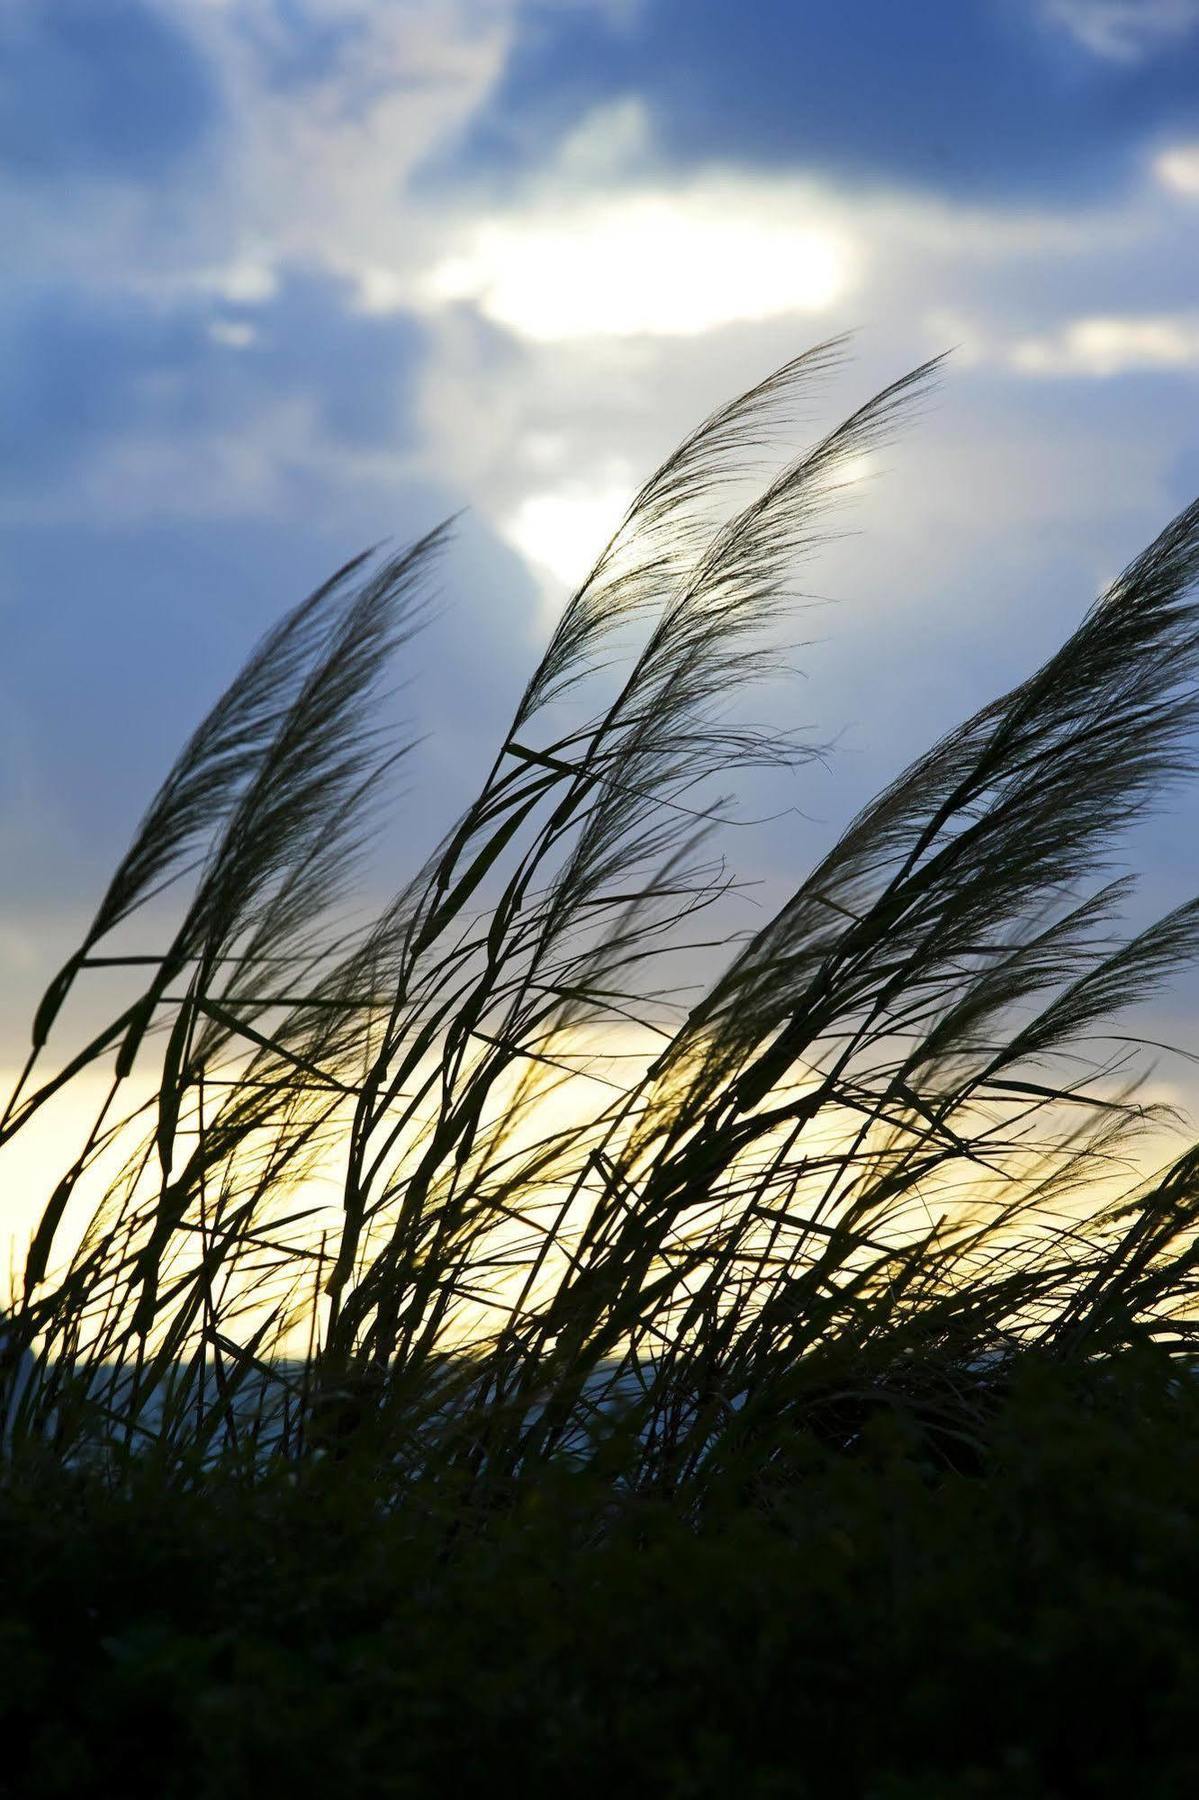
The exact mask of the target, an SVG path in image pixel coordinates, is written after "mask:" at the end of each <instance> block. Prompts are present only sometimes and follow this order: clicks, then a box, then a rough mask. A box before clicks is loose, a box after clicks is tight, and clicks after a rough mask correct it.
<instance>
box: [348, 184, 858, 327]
mask: <svg viewBox="0 0 1199 1800" xmlns="http://www.w3.org/2000/svg"><path fill="white" fill-rule="evenodd" d="M856 262H857V257H856V255H855V254H854V251H853V249H852V247H851V245H850V242H849V238H848V235H847V233H846V231H845V230H844V228H842V227H834V226H832V225H831V224H830V223H829V222H828V221H827V219H826V218H825V217H824V216H822V215H821V214H820V213H819V212H818V211H817V210H816V209H815V208H814V206H813V204H812V202H811V200H810V199H808V198H806V197H805V196H803V195H802V194H801V193H799V192H798V191H796V190H795V189H793V188H790V187H787V186H783V185H779V184H774V185H767V184H760V185H758V186H755V185H753V184H740V183H732V182H708V183H704V184H700V185H698V186H695V187H691V188H687V189H683V190H680V191H678V192H674V193H671V192H668V191H666V190H664V189H648V190H642V191H641V192H635V191H634V192H631V193H626V194H624V195H622V196H620V197H619V198H609V197H606V196H601V195H596V196H589V197H587V198H584V199H583V200H581V201H579V200H577V199H576V201H575V203H574V204H570V203H569V202H564V201H563V200H559V201H558V202H557V203H556V204H552V205H545V204H543V205H541V206H539V207H536V208H534V209H531V210H529V211H526V212H524V213H519V214H517V213H514V214H512V215H511V216H509V217H508V218H501V219H495V218H491V219H482V220H479V221H478V222H476V223H474V224H473V225H471V226H468V227H467V228H466V230H465V233H464V239H463V241H462V242H461V244H460V245H459V246H456V247H455V248H453V249H452V250H451V251H450V252H449V253H448V254H447V255H445V256H444V257H443V258H442V259H441V260H440V261H438V262H437V263H435V265H434V266H433V268H432V270H431V272H430V273H429V275H428V276H427V278H426V280H425V283H424V296H425V299H426V303H427V304H431V305H438V304H444V303H445V302H446V301H452V300H470V301H473V302H474V303H475V304H476V305H478V306H479V308H480V309H481V310H482V311H483V312H484V313H485V314H486V315H487V317H488V318H490V319H492V320H493V321H495V323H497V324H500V325H503V326H505V327H507V328H508V329H509V330H511V331H514V332H516V333H517V334H518V335H519V336H521V337H524V338H527V339H532V340H534V341H537V342H554V341H563V340H568V339H577V338H596V337H610V336H615V337H628V336H639V335H649V336H662V337H692V336H696V335H698V334H699V333H701V332H705V331H711V330H713V329H714V328H716V327H718V326H721V325H726V324H729V323H732V322H733V321H737V320H762V319H770V318H777V317H780V316H781V315H784V314H787V313H806V312H821V311H824V310H826V309H827V308H828V307H830V306H831V305H832V304H833V303H834V302H835V301H837V300H840V299H841V298H843V297H844V295H845V294H846V293H847V292H848V290H849V288H850V286H851V285H852V283H853V280H854V276H855V273H856V269H855V265H856ZM383 291H386V289H385V287H384V289H383ZM364 297H365V299H366V301H367V303H368V304H370V303H371V301H372V299H373V301H374V303H375V304H376V305H378V304H379V300H380V297H381V290H380V283H379V279H378V276H377V275H376V276H375V277H374V280H373V288H372V287H370V286H368V288H367V290H366V293H365V296H364Z"/></svg>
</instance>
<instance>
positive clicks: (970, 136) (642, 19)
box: [435, 0, 1199, 198]
mask: <svg viewBox="0 0 1199 1800" xmlns="http://www.w3.org/2000/svg"><path fill="white" fill-rule="evenodd" d="M1163 3H1164V0H1163ZM1139 4H1140V6H1141V7H1142V8H1147V10H1148V13H1149V15H1150V16H1151V18H1152V19H1153V20H1156V21H1157V27H1156V29H1155V30H1153V31H1150V30H1148V29H1145V28H1142V27H1140V26H1135V25H1133V24H1130V23H1128V22H1127V21H1123V13H1122V12H1121V14H1120V18H1119V19H1117V17H1116V14H1115V12H1111V9H1108V11H1109V12H1111V16H1110V17H1109V16H1108V12H1104V13H1103V19H1104V20H1106V27H1105V29H1106V36H1104V35H1103V33H1101V32H1100V23H1101V22H1102V21H1101V20H1100V14H1099V12H1098V11H1097V10H1096V8H1095V7H1093V6H1092V7H1088V8H1085V9H1084V8H1083V7H1082V6H1081V5H1076V6H1073V7H1071V8H1070V9H1069V12H1068V15H1067V14H1062V15H1060V16H1057V17H1056V18H1055V17H1054V16H1050V17H1047V16H1046V14H1045V12H1044V10H1043V9H1042V8H1041V7H1040V6H1038V5H1035V4H1034V3H1033V0H920V3H919V4H918V5H917V4H912V5H907V6H901V5H896V4H895V0H841V4H839V5H836V6H819V7H816V6H796V5H795V4H794V0H756V3H755V5H754V6H753V7H752V8H750V9H744V8H742V9H738V8H736V7H731V6H726V5H722V4H717V3H716V0H643V3H642V4H639V5H637V6H634V7H626V8H618V9H608V8H597V7H594V6H586V5H561V4H558V3H557V0H527V3H526V4H525V5H524V6H523V7H522V8H521V11H520V13H519V14H518V20H517V29H516V32H515V36H514V39H513V44H512V49H511V53H510V55H509V58H508V62H507V65H506V68H505V71H504V76H503V79H502V81H501V82H499V83H498V84H497V87H496V89H495V91H494V93H493V95H492V97H491V99H490V101H489V103H488V104H487V106H486V107H485V108H484V109H483V111H482V113H481V115H480V117H479V118H478V119H477V120H476V121H475V123H474V125H473V126H472V128H471V130H470V131H469V132H468V134H467V136H466V138H465V139H464V141H463V143H462V145H461V146H460V149H459V151H458V153H457V155H456V156H455V157H453V158H451V159H449V160H448V161H447V160H444V159H443V160H442V161H441V162H440V163H438V164H437V165H435V168H436V171H437V173H438V174H439V175H440V178H441V179H442V180H443V181H444V182H445V183H446V184H447V185H448V184H452V181H453V180H454V179H461V178H463V177H466V178H469V179H473V180H477V181H482V182H487V181H490V182H491V183H492V184H493V185H499V184H500V183H501V182H503V181H504V180H505V179H510V178H511V175H512V172H513V171H514V170H519V171H524V172H526V173H527V172H528V171H530V170H536V169H537V168H538V167H540V166H542V165H543V164H544V162H545V160H546V158H547V156H549V155H550V154H551V153H552V151H553V147H554V146H555V145H556V144H558V143H560V142H561V141H562V140H563V139H565V138H567V137H569V136H570V135H571V133H573V132H575V131H576V130H577V128H578V125H579V121H580V120H581V119H584V118H586V117H587V116H588V115H589V114H590V113H591V112H593V111H594V110H595V109H596V108H599V107H604V106H611V105H612V104H613V103H616V102H619V101H622V100H623V101H627V100H629V99H636V100H638V101H640V103H641V104H642V105H643V106H644V108H645V111H646V115H647V117H648V119H649V121H650V127H651V133H652V152H653V160H654V162H655V163H656V164H657V165H659V166H671V167H675V168H681V167H692V168H694V167H709V168H710V167H711V166H712V165H713V164H716V163H720V164H725V165H728V166H734V167H739V168H742V169H744V168H747V167H752V168H758V169H762V168H790V169H794V170H803V171H806V172H810V173H815V174H824V175H828V176H832V177H834V178H836V179H837V180H838V181H850V182H854V183H857V184H861V183H863V182H869V183H872V184H874V185H881V186H886V187H893V188H896V187H897V188H905V187H906V188H911V187H914V186H918V187H922V188H925V189H929V188H931V189H936V190H938V191H939V192H941V193H943V194H953V195H957V196H965V195H971V196H984V195H990V196H996V197H1000V198H1010V197H1013V196H1016V195H1021V194H1028V193H1030V192H1037V193H1041V194H1044V193H1049V192H1052V193H1057V194H1072V195H1077V194H1080V193H1090V194H1094V193H1097V192H1100V191H1102V189H1103V188H1104V187H1105V186H1107V185H1110V184H1111V183H1113V182H1115V181H1118V180H1121V179H1123V178H1125V177H1126V176H1128V175H1129V174H1130V172H1131V171H1133V170H1134V169H1135V167H1136V164H1137V160H1138V157H1139V155H1140V152H1141V150H1142V148H1143V146H1144V144H1145V141H1146V138H1147V136H1150V135H1152V134H1153V133H1154V132H1156V131H1159V130H1160V129H1162V128H1163V127H1164V126H1166V125H1168V124H1169V123H1170V122H1171V121H1175V122H1181V121H1183V120H1187V119H1190V118H1192V117H1193V105H1194V93H1195V81H1196V66H1197V57H1199V34H1197V33H1196V32H1194V31H1192V30H1191V29H1190V23H1189V17H1188V18H1187V19H1183V18H1182V17H1181V15H1179V16H1178V18H1177V19H1176V18H1175V11H1174V8H1173V7H1171V8H1170V10H1169V18H1168V19H1166V22H1165V23H1163V22H1162V21H1163V19H1165V14H1164V13H1162V12H1161V5H1160V4H1159V0H1139ZM1121 21H1123V23H1122V22H1121ZM1067 24H1068V27H1069V28H1068V29H1067V28H1066V26H1067ZM1167 24H1168V25H1169V29H1168V30H1167V29H1166V26H1167ZM1084 26H1085V28H1086V29H1085V32H1084ZM1084 37H1086V38H1088V39H1089V40H1090V41H1089V46H1088V47H1085V48H1084V42H1083V38H1084ZM1100 41H1103V42H1109V43H1111V44H1113V45H1116V44H1124V43H1128V44H1134V43H1135V45H1136V46H1137V48H1138V52H1139V54H1138V55H1137V57H1135V58H1127V57H1119V56H1115V55H1107V56H1097V55H1095V54H1093V51H1094V48H1095V44H1096V43H1097V42H1100Z"/></svg>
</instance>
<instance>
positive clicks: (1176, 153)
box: [1153, 143, 1199, 196]
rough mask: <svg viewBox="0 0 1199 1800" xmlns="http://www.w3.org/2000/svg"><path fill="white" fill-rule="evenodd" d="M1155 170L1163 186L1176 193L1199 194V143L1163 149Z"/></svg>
mask: <svg viewBox="0 0 1199 1800" xmlns="http://www.w3.org/2000/svg"><path fill="white" fill-rule="evenodd" d="M1153 172H1154V174H1155V175H1156V176H1157V178H1158V180H1159V181H1160V182H1161V183H1162V185H1163V187H1168V188H1171V189H1172V190H1173V191H1174V193H1176V194H1187V195H1192V194H1193V195H1197V196H1199V143H1193V144H1176V145H1175V146H1174V148H1173V149H1171V150H1163V151H1162V153H1161V155H1160V156H1159V157H1158V158H1157V159H1156V161H1155V162H1154V165H1153Z"/></svg>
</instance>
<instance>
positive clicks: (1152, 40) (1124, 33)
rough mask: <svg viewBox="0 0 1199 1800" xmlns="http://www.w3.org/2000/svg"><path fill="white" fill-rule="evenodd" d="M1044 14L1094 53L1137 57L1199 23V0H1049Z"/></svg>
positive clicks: (1164, 45) (1126, 59) (1182, 35)
mask: <svg viewBox="0 0 1199 1800" xmlns="http://www.w3.org/2000/svg"><path fill="white" fill-rule="evenodd" d="M1045 17H1046V19H1047V20H1048V21H1049V23H1050V24H1053V25H1061V26H1064V27H1065V29H1066V30H1067V31H1068V32H1070V33H1071V34H1072V35H1073V36H1074V38H1075V39H1076V40H1077V41H1078V42H1079V43H1080V44H1081V45H1083V47H1084V48H1085V49H1087V50H1090V51H1091V52H1092V53H1093V54H1094V55H1095V56H1102V57H1106V58H1109V59H1110V60H1111V61H1113V62H1125V63H1127V62H1139V61H1141V60H1142V58H1144V57H1147V56H1152V55H1153V54H1154V53H1155V52H1157V51H1159V50H1161V49H1164V48H1167V47H1169V46H1170V45H1172V44H1174V43H1176V42H1178V41H1179V40H1180V39H1185V38H1186V37H1188V36H1189V35H1190V34H1191V32H1193V31H1194V30H1195V28H1196V26H1199V0H1047V4H1046V6H1045Z"/></svg>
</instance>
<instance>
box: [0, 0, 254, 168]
mask: <svg viewBox="0 0 1199 1800" xmlns="http://www.w3.org/2000/svg"><path fill="white" fill-rule="evenodd" d="M0 71H2V73H0V161H3V162H4V163H6V164H8V166H9V168H10V169H12V170H16V171H18V172H21V173H24V174H26V175H27V176H54V175H63V174H70V175H71V176H72V177H73V178H75V179H78V178H79V177H81V176H82V177H85V178H86V177H89V176H97V175H98V176H104V177H110V178H112V177H116V178H126V179H128V178H130V177H138V176H143V177H147V178H150V179H155V180H157V179H159V178H160V177H161V176H162V174H163V173H164V172H166V171H169V170H170V169H171V168H172V167H173V166H174V165H175V164H177V163H178V162H179V161H180V159H181V158H183V157H185V156H186V155H187V154H188V153H189V152H190V151H192V150H193V149H194V148H195V147H196V146H197V145H198V144H199V143H200V142H201V141H202V140H203V139H204V138H205V137H206V136H208V135H209V134H210V132H211V131H212V128H213V127H214V125H215V123H216V121H217V119H218V117H219V115H220V111H221V101H220V96H219V91H218V88H217V84H216V82H215V80H214V77H213V72H212V70H211V68H210V67H209V66H208V65H207V64H206V62H205V61H204V59H203V58H202V56H201V55H200V54H199V53H198V51H197V50H196V48H195V46H194V45H193V44H192V43H191V42H190V41H189V39H188V38H187V36H186V35H185V34H184V33H183V32H182V31H180V30H179V29H177V28H176V26H175V25H174V24H173V23H171V21H170V20H169V19H168V18H167V17H166V16H164V15H163V14H161V13H159V12H158V11H156V10H154V9H152V8H151V7H150V6H148V5H145V4H142V0H103V4H102V5H99V4H97V3H96V0H10V4H9V5H8V6H7V7H6V8H5V10H4V12H3V14H2V15H0Z"/></svg>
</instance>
